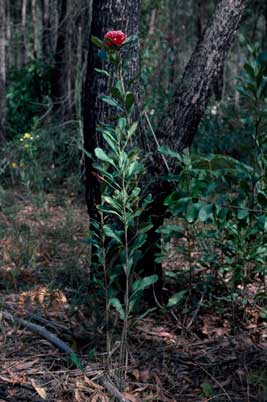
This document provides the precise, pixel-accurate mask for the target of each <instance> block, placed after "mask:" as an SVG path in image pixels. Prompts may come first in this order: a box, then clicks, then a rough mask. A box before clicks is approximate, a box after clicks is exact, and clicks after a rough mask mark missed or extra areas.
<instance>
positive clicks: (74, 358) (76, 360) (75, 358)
mask: <svg viewBox="0 0 267 402" xmlns="http://www.w3.org/2000/svg"><path fill="white" fill-rule="evenodd" d="M69 356H70V360H71V361H72V363H74V364H75V366H76V367H77V368H78V369H80V370H82V371H84V368H83V366H82V363H81V361H80V359H79V358H78V356H77V355H76V353H75V352H71V353H70V355H69Z"/></svg>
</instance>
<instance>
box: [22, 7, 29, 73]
mask: <svg viewBox="0 0 267 402" xmlns="http://www.w3.org/2000/svg"><path fill="white" fill-rule="evenodd" d="M26 20H27V0H22V7H21V32H22V43H23V46H22V48H21V62H22V65H24V64H26V63H27V56H28V54H27V53H28V51H27V47H28V44H27V31H26Z"/></svg>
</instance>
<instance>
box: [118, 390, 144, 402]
mask: <svg viewBox="0 0 267 402" xmlns="http://www.w3.org/2000/svg"><path fill="white" fill-rule="evenodd" d="M123 396H125V398H127V399H129V401H131V402H142V400H141V399H140V398H138V396H135V395H133V394H129V392H123Z"/></svg>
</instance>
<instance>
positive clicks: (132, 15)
mask: <svg viewBox="0 0 267 402" xmlns="http://www.w3.org/2000/svg"><path fill="white" fill-rule="evenodd" d="M139 17H140V0H94V1H93V10H92V25H91V35H94V36H96V37H98V38H103V37H104V35H105V33H106V32H107V31H109V30H122V31H124V32H126V33H127V35H133V34H137V33H138V31H139V21H140V18H139ZM106 67H107V66H105V68H106ZM95 68H100V69H101V68H103V61H102V60H101V59H100V58H99V57H98V49H97V48H96V47H95V46H94V45H93V44H92V43H90V45H89V51H88V62H87V72H86V80H85V86H84V92H83V122H84V148H85V150H86V151H87V152H89V153H91V154H94V149H95V148H96V146H97V144H99V141H100V139H99V138H98V136H97V133H96V124H97V123H98V122H99V121H103V119H104V117H105V116H107V115H108V109H107V108H106V107H105V106H104V103H103V102H101V101H100V99H99V96H100V95H101V94H106V93H107V80H106V78H103V77H102V76H100V75H99V74H97V73H96V71H95ZM138 72H139V46H138V44H136V45H135V46H133V47H131V57H130V61H129V64H128V77H129V79H131V78H134V77H136V76H137V75H138ZM85 177H86V202H87V207H88V213H89V216H90V218H92V217H93V218H95V217H96V209H95V207H96V204H97V202H98V199H99V185H98V181H97V179H96V177H95V176H94V175H93V169H92V162H91V160H90V158H88V157H85Z"/></svg>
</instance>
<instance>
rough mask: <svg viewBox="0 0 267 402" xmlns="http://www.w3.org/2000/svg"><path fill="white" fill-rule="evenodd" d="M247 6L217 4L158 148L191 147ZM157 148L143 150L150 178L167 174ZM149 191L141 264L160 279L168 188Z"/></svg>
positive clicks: (157, 184) (232, 0)
mask: <svg viewBox="0 0 267 402" xmlns="http://www.w3.org/2000/svg"><path fill="white" fill-rule="evenodd" d="M246 4H247V1H245V0H222V1H221V2H220V3H219V4H218V6H217V8H216V10H215V13H214V17H213V19H212V21H211V24H210V25H209V27H208V28H207V29H206V31H205V33H204V35H203V38H202V40H201V41H200V42H199V43H198V44H197V46H196V48H195V50H194V52H193V54H192V56H191V59H190V61H189V63H188V65H187V67H186V69H185V72H184V74H183V77H182V80H181V82H180V84H179V86H178V88H177V90H176V93H175V95H174V98H173V101H172V102H171V103H170V105H169V107H168V111H167V113H166V116H165V117H164V118H163V119H162V121H161V124H160V126H159V128H158V129H157V131H156V136H157V138H158V141H159V143H160V144H161V145H164V146H168V147H169V148H171V149H173V150H175V151H178V152H181V151H182V150H183V149H184V148H186V147H190V145H191V143H192V141H193V138H194V135H195V133H196V130H197V127H198V124H199V122H200V120H201V117H202V116H203V114H204V111H205V108H206V106H207V103H208V100H209V98H210V96H211V94H212V85H213V83H214V80H215V79H216V77H217V75H218V70H220V68H221V67H220V66H221V65H223V63H224V60H225V57H226V54H227V51H228V50H229V48H230V46H231V44H232V42H233V39H234V35H235V33H236V30H237V28H238V27H239V24H240V21H241V18H242V15H243V12H244V9H245V7H246ZM152 143H153V142H152ZM154 144H155V143H154ZM153 148H154V149H153ZM156 148H157V147H156V144H155V145H154V147H151V143H150V144H147V147H146V151H149V152H151V153H152V157H151V159H150V169H149V170H150V175H151V176H152V177H155V175H156V176H157V175H159V176H161V175H162V174H166V173H167V172H166V166H165V164H164V163H163V159H162V157H161V156H160V155H159V153H158V152H157V151H156ZM168 162H169V167H170V169H171V171H172V172H173V173H174V172H175V166H173V165H172V161H171V160H170V161H168ZM150 190H151V193H152V195H153V199H154V202H153V204H152V205H151V208H150V210H149V211H148V213H149V216H150V218H151V219H152V221H153V224H154V229H153V231H151V232H150V233H149V238H148V244H150V245H152V246H151V247H150V250H149V251H148V252H147V253H146V254H145V256H144V259H143V261H142V263H143V266H145V269H146V272H147V273H148V274H151V273H153V272H155V273H157V274H158V276H159V278H161V277H162V269H161V266H160V265H159V264H156V263H154V255H155V253H156V252H157V251H158V250H157V248H156V245H157V244H159V242H160V237H159V235H157V233H155V229H156V228H157V227H158V226H160V225H161V224H162V223H163V220H164V216H165V214H164V212H165V211H164V207H163V201H164V199H165V197H166V196H167V195H168V193H169V192H170V190H171V188H170V185H169V184H166V182H162V181H160V180H156V181H155V180H154V182H153V184H152V186H151V187H150ZM157 296H158V298H161V281H159V282H158V284H157Z"/></svg>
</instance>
